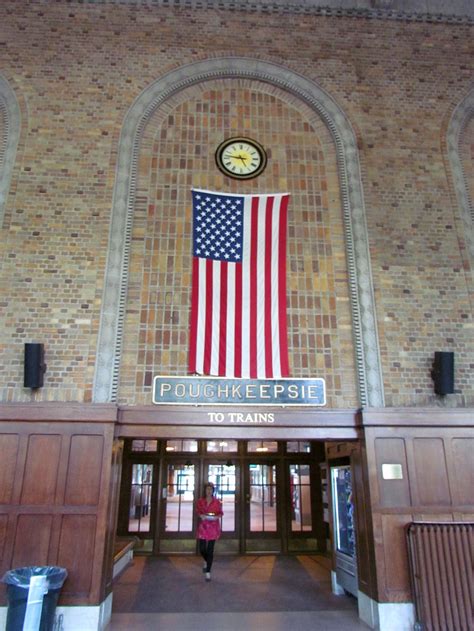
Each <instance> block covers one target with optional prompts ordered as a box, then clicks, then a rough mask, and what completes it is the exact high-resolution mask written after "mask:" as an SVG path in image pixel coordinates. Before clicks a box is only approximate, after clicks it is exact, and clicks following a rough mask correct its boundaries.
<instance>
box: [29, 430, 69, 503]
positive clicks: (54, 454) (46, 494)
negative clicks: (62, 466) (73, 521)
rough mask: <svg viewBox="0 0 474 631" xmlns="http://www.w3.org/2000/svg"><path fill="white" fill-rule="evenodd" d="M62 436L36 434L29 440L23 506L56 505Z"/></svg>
mask: <svg viewBox="0 0 474 631" xmlns="http://www.w3.org/2000/svg"><path fill="white" fill-rule="evenodd" d="M60 453H61V436H58V435H38V434H34V435H32V436H30V437H29V440H28V452H27V455H26V464H25V477H24V481H23V489H22V493H21V503H22V504H54V502H55V496H56V487H57V481H58V468H59V456H60Z"/></svg>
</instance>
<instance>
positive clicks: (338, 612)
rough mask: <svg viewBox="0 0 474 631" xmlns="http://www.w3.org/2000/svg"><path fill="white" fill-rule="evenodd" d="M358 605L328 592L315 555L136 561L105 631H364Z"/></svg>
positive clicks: (120, 582) (326, 575)
mask: <svg viewBox="0 0 474 631" xmlns="http://www.w3.org/2000/svg"><path fill="white" fill-rule="evenodd" d="M368 628H369V627H368V626H367V625H365V624H364V623H362V622H361V621H360V620H359V618H358V615H357V601H356V599H355V598H352V597H350V596H335V595H334V594H332V592H331V582H330V572H329V565H328V559H326V558H324V557H320V556H316V555H299V556H289V557H283V556H274V555H265V556H255V555H246V556H228V557H224V556H222V557H216V560H215V563H214V567H213V572H212V581H211V582H209V583H207V582H205V580H204V577H203V574H202V566H201V561H200V559H199V558H198V557H195V556H167V557H135V559H134V561H133V564H132V566H130V567H129V568H127V569H126V570H125V571H124V572H123V574H121V576H119V577H118V579H117V580H116V582H115V585H114V597H113V613H112V620H111V623H110V624H109V626H108V627H107V631H152V630H154V629H157V630H160V631H188V630H189V631H204V630H206V631H242V630H245V631H247V630H248V631H254V630H255V631H257V630H258V631H289V630H291V631H306V630H307V631H310V630H312V631H313V630H314V631H319V630H321V631H322V630H323V629H324V630H325V631H359V630H360V631H362V630H365V631H367V629H368Z"/></svg>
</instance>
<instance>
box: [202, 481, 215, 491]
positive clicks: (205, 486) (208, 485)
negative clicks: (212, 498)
mask: <svg viewBox="0 0 474 631" xmlns="http://www.w3.org/2000/svg"><path fill="white" fill-rule="evenodd" d="M207 487H210V488H211V489H212V492H213V493H214V491H215V489H216V487H215V486H214V484H213V483H212V482H206V484H205V485H204V493H205V492H206V489H207Z"/></svg>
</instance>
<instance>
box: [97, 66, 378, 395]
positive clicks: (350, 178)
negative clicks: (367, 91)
mask: <svg viewBox="0 0 474 631" xmlns="http://www.w3.org/2000/svg"><path fill="white" fill-rule="evenodd" d="M223 78H226V79H228V78H242V79H253V80H257V81H263V82H266V83H269V84H273V85H276V86H278V87H280V88H282V89H283V90H285V91H287V92H288V93H290V94H292V95H294V96H295V97H297V98H299V99H301V101H303V102H304V103H306V104H307V105H309V106H310V107H311V108H312V109H313V110H315V111H316V112H318V114H319V115H320V117H321V118H322V119H323V120H324V121H325V123H326V125H327V126H328V128H329V129H330V131H331V133H332V136H333V138H334V140H335V144H336V150H337V158H338V167H339V176H340V184H341V195H342V200H343V212H344V226H345V233H346V250H347V260H348V267H349V282H350V294H351V303H352V321H353V335H354V341H355V348H356V365H357V372H358V384H359V397H360V403H361V405H364V406H376V407H380V406H383V405H384V396H383V382H382V373H381V366H380V354H379V345H378V336H377V326H376V314H375V301H374V295H373V285H372V274H371V267H370V258H369V247H368V236H367V225H366V217H365V207H364V199H363V192H362V182H361V176H360V166H359V159H358V150H357V143H356V138H355V134H354V131H353V129H352V127H351V124H350V122H349V119H348V118H347V116H346V115H345V114H344V112H343V111H342V109H341V108H340V107H339V106H338V105H337V103H336V102H335V101H334V100H333V99H332V98H331V97H330V96H329V95H328V94H327V93H326V92H324V90H322V89H321V88H320V87H319V86H318V85H317V84H316V83H314V82H312V81H310V80H308V79H306V78H305V77H303V76H301V75H299V74H296V73H295V72H293V71H291V70H289V69H288V68H284V67H282V66H279V65H277V64H274V63H270V62H266V61H261V60H255V59H248V58H239V57H223V58H217V59H210V60H205V61H198V62H195V63H191V64H188V65H185V66H181V67H179V68H177V69H175V70H172V71H170V72H168V73H167V74H165V75H164V76H162V77H160V78H159V79H157V80H156V81H155V82H154V83H152V84H151V85H150V86H149V87H147V88H146V89H145V90H144V91H143V92H142V93H141V94H140V95H139V96H138V98H137V99H136V100H135V102H134V103H133V105H132V106H131V108H130V110H129V111H128V113H127V115H126V117H125V120H124V124H123V128H122V131H121V136H120V140H119V148H118V162H117V168H116V181H115V190H114V196H113V207H112V216H111V225H110V235H109V246H108V255H107V263H106V271H105V284H104V294H103V302H102V312H101V321H100V328H99V338H98V348H97V363H96V368H95V376H94V386H93V400H94V401H95V402H104V403H105V402H111V401H115V400H116V398H117V390H118V381H119V369H120V359H121V344H122V334H123V320H124V310H125V302H126V294H127V284H128V264H129V251H130V239H131V228H132V221H133V208H134V196H135V187H136V181H137V161H138V154H139V148H140V140H141V135H142V131H143V129H144V127H145V125H146V123H147V121H148V120H149V119H150V117H151V115H152V114H153V112H154V111H155V110H156V109H157V108H158V107H159V106H160V105H162V104H163V103H165V102H166V100H167V99H168V98H170V97H171V96H172V95H174V94H176V93H177V92H179V91H181V90H183V89H185V88H188V87H190V86H192V85H195V84H196V83H201V82H205V81H210V80H216V79H223Z"/></svg>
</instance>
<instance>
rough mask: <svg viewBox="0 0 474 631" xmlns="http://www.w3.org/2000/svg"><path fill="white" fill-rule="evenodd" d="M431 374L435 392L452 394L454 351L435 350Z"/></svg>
mask: <svg viewBox="0 0 474 631" xmlns="http://www.w3.org/2000/svg"><path fill="white" fill-rule="evenodd" d="M431 376H432V378H433V381H434V391H435V392H436V394H441V395H444V394H452V393H453V392H454V353H451V352H445V351H436V352H435V354H434V363H433V370H432V372H431Z"/></svg>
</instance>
